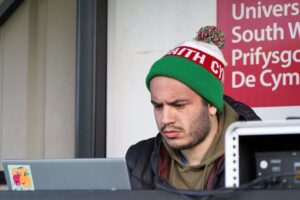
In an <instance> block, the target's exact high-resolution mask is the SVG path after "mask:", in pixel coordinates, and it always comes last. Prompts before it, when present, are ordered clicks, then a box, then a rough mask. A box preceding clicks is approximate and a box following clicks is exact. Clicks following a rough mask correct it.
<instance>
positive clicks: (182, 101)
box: [167, 99, 188, 105]
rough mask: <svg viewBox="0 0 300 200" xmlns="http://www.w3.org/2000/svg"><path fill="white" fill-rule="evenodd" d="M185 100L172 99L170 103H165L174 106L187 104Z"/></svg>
mask: <svg viewBox="0 0 300 200" xmlns="http://www.w3.org/2000/svg"><path fill="white" fill-rule="evenodd" d="M187 102H188V100H187V99H174V100H172V101H169V102H167V104H169V105H175V104H181V103H187Z"/></svg>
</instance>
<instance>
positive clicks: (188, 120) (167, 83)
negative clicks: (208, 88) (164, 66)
mask: <svg viewBox="0 0 300 200" xmlns="http://www.w3.org/2000/svg"><path fill="white" fill-rule="evenodd" d="M150 94H151V103H152V104H153V106H154V114H155V119H156V124H157V127H158V129H159V130H160V133H161V135H162V137H163V138H164V139H165V140H166V142H167V143H168V144H169V145H170V146H171V147H172V148H175V149H181V150H184V149H190V148H193V147H195V146H196V145H198V144H200V143H201V142H202V141H203V140H204V139H205V138H206V136H207V135H208V133H209V131H210V128H211V125H210V119H209V111H208V109H209V108H208V107H209V105H207V103H204V101H203V99H202V98H201V97H200V96H199V95H198V94H197V93H196V92H194V91H193V90H192V89H190V88H189V87H188V86H186V85H185V84H183V83H181V82H179V81H177V80H175V79H172V78H168V77H163V76H158V77H155V78H153V79H152V80H151V82H150Z"/></svg>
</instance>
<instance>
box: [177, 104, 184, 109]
mask: <svg viewBox="0 0 300 200" xmlns="http://www.w3.org/2000/svg"><path fill="white" fill-rule="evenodd" d="M175 107H176V108H183V107H184V104H176V105H175Z"/></svg>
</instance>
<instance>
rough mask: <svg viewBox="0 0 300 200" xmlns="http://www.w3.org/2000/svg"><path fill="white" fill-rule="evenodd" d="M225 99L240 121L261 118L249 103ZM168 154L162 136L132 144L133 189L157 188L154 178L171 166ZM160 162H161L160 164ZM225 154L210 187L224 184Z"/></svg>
mask: <svg viewBox="0 0 300 200" xmlns="http://www.w3.org/2000/svg"><path fill="white" fill-rule="evenodd" d="M224 100H225V101H226V102H227V103H228V104H229V105H230V106H231V107H232V108H233V109H234V110H235V111H236V112H237V113H238V114H239V115H240V117H239V120H240V121H246V120H247V121H248V120H260V118H259V117H258V116H257V115H256V114H255V112H254V111H253V110H252V109H251V108H250V107H248V106H247V105H245V104H243V103H241V102H237V101H235V100H233V99H232V98H230V97H228V96H224ZM168 161H169V159H168V154H167V153H166V150H165V148H164V145H163V144H162V140H161V136H160V134H158V135H157V136H156V137H154V138H150V139H147V140H143V141H140V142H138V143H137V144H135V145H132V146H131V147H130V148H129V149H128V151H127V153H126V162H127V166H128V170H129V174H130V182H131V186H132V188H133V189H155V183H154V178H155V177H157V176H162V177H166V176H167V174H164V172H165V171H166V170H164V168H168V167H169V162H168ZM159 163H160V164H159ZM224 174H225V171H224V156H222V157H221V158H220V159H218V160H217V161H216V164H215V166H214V169H213V171H212V172H211V174H210V176H211V177H212V176H213V178H212V179H211V177H210V178H209V180H213V181H208V182H209V183H207V184H209V185H208V186H207V188H208V189H215V188H219V187H222V186H224Z"/></svg>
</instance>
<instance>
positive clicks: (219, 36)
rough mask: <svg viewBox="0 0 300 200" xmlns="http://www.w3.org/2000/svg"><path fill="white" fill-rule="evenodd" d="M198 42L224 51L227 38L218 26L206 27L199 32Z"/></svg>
mask: <svg viewBox="0 0 300 200" xmlns="http://www.w3.org/2000/svg"><path fill="white" fill-rule="evenodd" d="M196 40H198V41H204V42H207V43H209V44H214V45H216V46H217V47H218V48H219V49H223V47H224V44H225V38H224V34H223V32H222V31H221V30H220V29H219V28H218V27H216V26H205V27H202V28H200V30H199V31H198V32H197V36H196Z"/></svg>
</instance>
